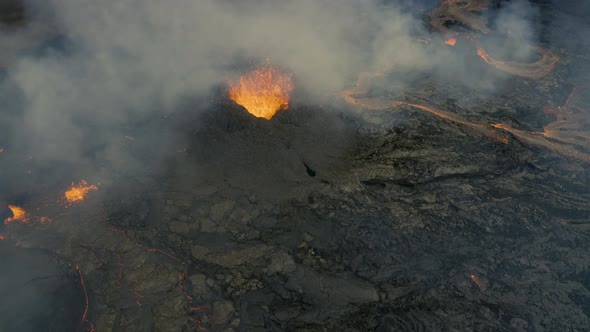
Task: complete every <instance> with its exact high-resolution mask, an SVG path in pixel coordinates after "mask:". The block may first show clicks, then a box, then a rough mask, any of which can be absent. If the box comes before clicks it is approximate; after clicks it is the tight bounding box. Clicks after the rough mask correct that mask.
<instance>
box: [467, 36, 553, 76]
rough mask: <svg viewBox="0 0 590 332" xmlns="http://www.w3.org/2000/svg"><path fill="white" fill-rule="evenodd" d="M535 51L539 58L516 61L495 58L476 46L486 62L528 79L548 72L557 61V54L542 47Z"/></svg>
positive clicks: (478, 53)
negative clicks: (529, 61) (532, 60)
mask: <svg viewBox="0 0 590 332" xmlns="http://www.w3.org/2000/svg"><path fill="white" fill-rule="evenodd" d="M476 44H477V42H476ZM535 51H536V52H537V53H539V55H541V58H540V59H539V60H537V61H535V62H532V63H516V62H508V61H500V60H496V59H494V58H492V57H490V55H489V54H488V53H487V52H486V50H485V49H483V47H481V46H478V47H477V55H479V57H480V58H482V59H483V60H484V61H485V62H486V63H488V64H490V65H492V66H494V67H496V68H497V69H499V70H501V71H504V72H506V73H509V74H512V75H516V76H522V77H526V78H530V79H538V78H541V77H543V76H545V75H547V74H549V73H550V72H551V71H552V70H553V68H555V65H556V64H557V61H559V57H558V56H557V55H554V54H551V53H549V52H548V51H546V50H544V49H541V48H536V49H535Z"/></svg>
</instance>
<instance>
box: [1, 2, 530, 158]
mask: <svg viewBox="0 0 590 332" xmlns="http://www.w3.org/2000/svg"><path fill="white" fill-rule="evenodd" d="M529 7H530V6H527V5H526V4H525V3H524V2H518V4H515V5H513V6H509V7H507V8H508V9H507V12H506V13H505V14H500V15H499V16H498V21H497V23H498V24H497V25H498V28H499V32H501V33H503V34H507V35H511V36H513V38H512V39H509V40H510V43H508V44H506V45H501V46H504V47H502V48H498V52H497V54H498V55H500V56H504V55H506V54H507V53H510V55H512V56H515V57H516V58H518V59H519V60H522V59H523V58H524V57H530V56H531V54H530V49H529V48H527V45H528V42H530V41H532V40H534V39H535V36H534V31H533V27H531V25H530V23H529V20H527V19H526V15H525V14H523V12H527V11H529ZM402 8H403V9H404V12H403V13H402V11H401V10H402ZM422 8H423V7H421V9H422ZM36 9H37V10H36V13H37V14H36V17H47V16H50V15H48V14H49V13H51V16H54V20H55V22H53V24H54V26H55V28H54V29H55V30H54V31H56V32H57V33H58V34H60V35H61V36H62V38H64V41H65V42H64V44H65V45H57V46H61V47H57V48H56V47H55V46H56V45H48V46H49V48H48V49H47V50H45V51H44V52H42V53H41V54H33V55H31V56H25V57H21V58H19V59H17V60H16V61H17V63H16V64H12V65H11V66H10V68H9V69H8V73H7V75H8V83H4V85H12V89H7V88H5V89H4V90H3V91H4V92H3V96H2V97H3V99H5V100H6V99H8V100H9V101H14V99H15V98H14V96H15V95H17V96H20V97H21V98H19V100H20V101H21V103H20V104H18V105H14V102H12V103H9V104H8V105H10V106H8V105H7V106H6V107H7V108H11V107H17V108H20V109H21V110H22V111H23V112H22V114H20V115H19V116H18V117H17V118H18V120H17V122H16V123H18V133H21V134H22V133H26V136H27V137H29V138H30V140H31V141H32V142H34V144H32V145H34V151H33V152H34V155H35V157H36V158H42V159H45V158H48V159H55V160H68V159H72V158H74V159H76V158H78V157H79V156H81V155H82V151H81V150H82V147H81V146H80V143H81V142H82V141H83V138H84V137H85V135H87V134H88V131H89V130H92V131H93V132H92V133H91V134H90V136H93V135H94V136H101V134H102V133H103V131H105V130H106V131H108V132H109V133H108V136H112V134H113V133H112V130H114V128H117V127H118V126H122V125H124V124H125V123H126V122H127V121H128V120H129V119H133V118H136V117H138V116H144V115H145V114H146V113H154V112H167V111H170V110H171V109H172V108H173V107H174V105H175V104H176V103H177V102H178V101H179V99H180V98H182V97H187V96H191V97H194V96H197V95H203V94H206V93H208V92H209V89H210V88H211V87H213V86H215V85H218V84H223V83H225V82H226V81H227V79H228V78H231V77H234V76H235V75H236V74H237V72H236V71H235V70H233V69H232V68H234V69H235V65H236V64H239V62H240V61H244V59H257V60H260V59H264V58H266V57H268V58H270V59H271V60H272V62H273V63H274V64H276V65H280V66H284V67H286V68H288V69H289V70H292V71H293V72H294V73H295V75H296V78H297V84H298V88H299V89H301V90H303V91H306V92H307V93H310V95H311V96H314V97H315V98H316V99H319V98H325V96H326V95H329V94H331V93H332V94H333V93H336V92H337V91H339V90H340V89H342V88H343V87H345V86H347V85H350V84H351V82H352V81H353V80H354V79H355V77H356V75H357V74H358V73H359V72H362V71H367V70H383V69H385V70H391V71H407V70H430V69H431V68H433V67H434V69H435V70H437V71H440V72H442V73H443V74H444V75H446V76H447V77H451V76H452V77H454V78H455V79H456V78H463V80H464V81H465V82H474V81H481V78H480V77H472V76H470V75H469V73H468V72H466V71H460V70H458V69H457V68H458V67H459V66H453V65H452V63H453V62H454V61H456V60H454V59H456V58H457V55H453V54H451V53H450V52H449V50H446V49H444V48H441V49H440V50H436V49H435V50H434V51H433V49H429V50H427V49H425V48H424V47H423V45H420V44H419V43H416V42H415V39H416V38H418V37H430V38H437V37H436V36H429V35H428V33H427V32H426V29H425V27H424V24H423V22H422V21H421V20H420V18H419V17H417V15H414V14H416V12H411V11H410V12H408V11H407V9H408V7H407V6H403V7H402V6H399V7H398V6H393V5H387V6H386V5H383V4H380V3H378V2H376V1H357V0H345V1H329V0H323V1H312V0H305V1H278V2H277V1H245V2H239V3H236V2H234V1H213V0H206V1H189V0H173V1H167V2H162V1H156V0H147V1H137V0H131V1H114V0H107V1H101V2H96V1H78V0H76V1H73V0H52V1H49V3H48V4H44V5H43V8H36ZM52 30H53V29H52ZM25 31H27V30H25ZM5 34H7V35H10V38H14V39H18V38H19V37H22V38H23V39H25V38H27V37H28V36H27V33H23V34H22V36H21V35H19V32H14V31H13V32H8V33H5ZM6 38H9V37H6ZM504 40H506V39H504ZM52 46H54V47H53V48H52ZM515 46H516V47H515ZM502 50H505V51H502ZM433 52H434V53H433ZM240 59H241V60H240ZM242 64H244V63H242ZM240 69H243V67H242V68H240ZM457 74H459V75H457ZM486 83H489V82H486ZM15 90H16V91H15ZM2 121H3V122H5V121H7V119H6V117H3V120H2ZM8 121H14V120H13V119H12V118H10V117H9V118H8ZM14 124H15V123H11V125H14ZM89 124H92V126H91V127H92V129H90V128H88V125H89ZM5 125H6V124H5ZM155 136H157V135H155Z"/></svg>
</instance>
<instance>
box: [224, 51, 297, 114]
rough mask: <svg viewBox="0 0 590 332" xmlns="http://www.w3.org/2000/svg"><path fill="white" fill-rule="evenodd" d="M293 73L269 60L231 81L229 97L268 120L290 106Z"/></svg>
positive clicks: (250, 111)
mask: <svg viewBox="0 0 590 332" xmlns="http://www.w3.org/2000/svg"><path fill="white" fill-rule="evenodd" d="M293 88H294V84H293V75H292V74H290V73H286V72H284V71H281V70H279V69H277V68H274V67H272V66H271V65H270V64H269V63H268V62H267V63H266V64H265V65H262V66H260V67H258V68H256V69H254V70H252V71H251V72H249V73H247V74H245V75H243V76H241V77H240V79H239V81H237V82H229V91H228V93H229V98H230V99H231V100H233V101H234V102H236V104H238V105H241V106H243V107H244V108H245V109H246V110H247V111H248V112H249V113H250V114H252V115H254V116H256V117H259V118H265V119H267V120H270V119H272V117H273V116H274V115H275V114H276V113H277V112H278V111H279V110H285V109H287V108H288V107H289V99H290V98H291V91H293Z"/></svg>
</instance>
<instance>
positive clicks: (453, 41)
mask: <svg viewBox="0 0 590 332" xmlns="http://www.w3.org/2000/svg"><path fill="white" fill-rule="evenodd" d="M445 44H447V45H449V46H455V44H457V38H449V39H447V40H445Z"/></svg>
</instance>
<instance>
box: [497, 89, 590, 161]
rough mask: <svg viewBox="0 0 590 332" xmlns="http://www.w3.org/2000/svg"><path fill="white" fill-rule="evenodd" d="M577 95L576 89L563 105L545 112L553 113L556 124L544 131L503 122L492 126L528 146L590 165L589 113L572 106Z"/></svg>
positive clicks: (553, 123)
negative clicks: (541, 148)
mask: <svg viewBox="0 0 590 332" xmlns="http://www.w3.org/2000/svg"><path fill="white" fill-rule="evenodd" d="M575 95H576V89H575V88H574V90H573V91H572V93H571V94H570V95H569V97H568V98H567V100H566V102H565V104H564V105H563V106H557V107H555V108H549V109H546V110H544V112H545V113H548V114H553V115H554V116H555V121H553V122H551V123H549V124H548V125H546V126H545V128H543V131H539V132H530V131H525V130H521V129H517V128H514V127H512V126H509V125H506V124H502V123H497V124H493V125H492V126H493V127H495V128H497V129H502V130H504V131H506V132H509V133H510V134H512V135H514V137H516V138H518V139H519V140H521V141H523V142H525V143H528V144H531V145H536V146H541V147H544V148H546V149H549V150H552V151H555V152H557V153H559V154H562V155H564V156H568V157H571V158H575V159H578V160H580V161H584V162H586V163H590V153H587V151H590V133H589V132H588V130H587V128H588V120H587V112H584V111H583V110H582V109H580V108H578V107H576V106H575V105H572V101H573V99H574V97H575ZM575 111H577V112H575Z"/></svg>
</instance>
